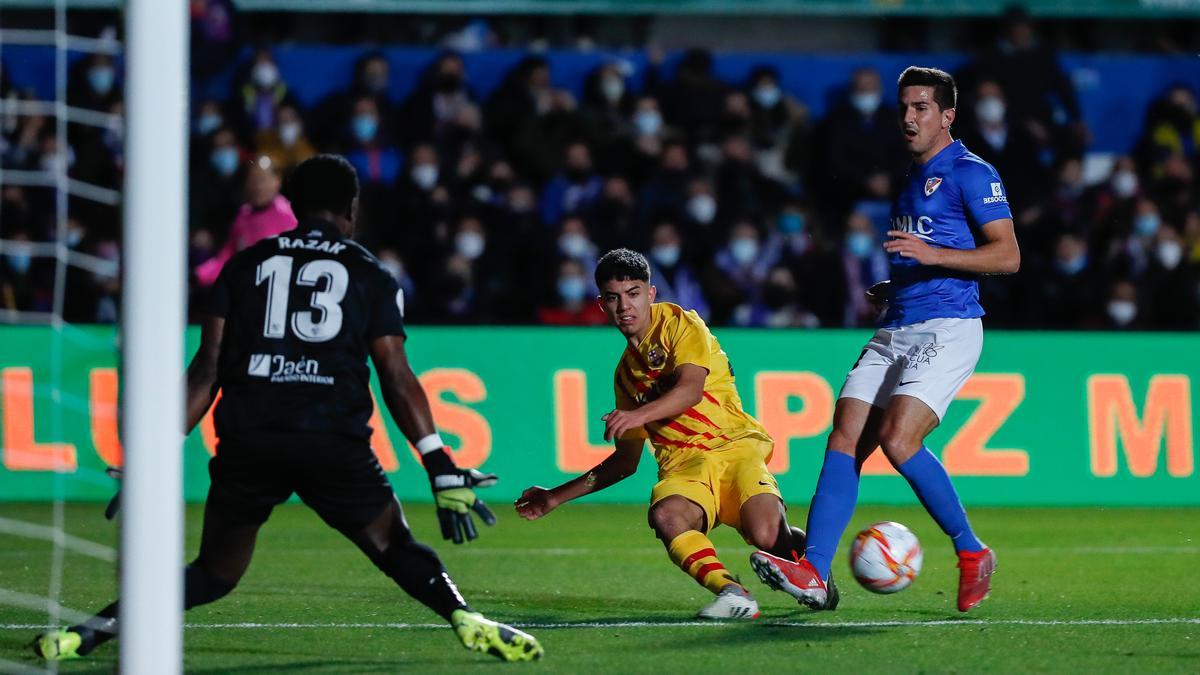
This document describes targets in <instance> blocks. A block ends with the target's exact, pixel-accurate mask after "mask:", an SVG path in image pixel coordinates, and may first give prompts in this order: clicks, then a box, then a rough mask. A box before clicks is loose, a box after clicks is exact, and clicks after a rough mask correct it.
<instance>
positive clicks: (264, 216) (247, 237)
mask: <svg viewBox="0 0 1200 675" xmlns="http://www.w3.org/2000/svg"><path fill="white" fill-rule="evenodd" d="M281 184H282V180H281V175H280V168H279V167H277V166H276V165H275V164H274V163H272V162H271V159H270V158H269V157H267V156H265V155H264V156H261V157H259V158H258V159H256V160H255V161H254V162H252V163H251V164H250V167H249V169H247V171H246V203H245V204H242V207H241V208H240V209H238V214H237V218H236V219H234V221H233V225H231V226H230V227H229V235H228V236H227V237H226V238H225V244H224V246H222V247H221V249H220V250H218V251H217V252H216V254H215V255H214V256H213V257H212V258H210V259H208V260H206V261H205V262H204V264H202V265H200V266H199V267H197V268H196V280H197V281H198V282H199V283H200V285H202V286H211V285H212V284H213V282H215V281H216V280H217V275H219V274H220V273H221V268H223V267H224V266H225V263H226V262H228V261H229V259H230V258H232V257H233V254H234V253H237V252H238V251H241V250H242V249H245V248H248V247H250V246H251V245H253V244H254V243H256V242H258V241H259V240H261V239H266V238H267V237H273V236H275V235H277V234H280V233H281V232H286V231H288V230H291V229H295V227H296V217H295V216H294V215H292V205H291V204H290V203H288V200H287V199H286V198H284V196H283V195H281V194H279V188H280V187H281Z"/></svg>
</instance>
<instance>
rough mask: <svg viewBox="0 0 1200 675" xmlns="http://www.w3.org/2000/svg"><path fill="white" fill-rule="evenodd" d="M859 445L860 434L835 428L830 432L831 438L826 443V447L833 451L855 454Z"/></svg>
mask: <svg viewBox="0 0 1200 675" xmlns="http://www.w3.org/2000/svg"><path fill="white" fill-rule="evenodd" d="M857 445H858V435H857V434H850V433H847V432H845V431H843V430H841V429H836V428H835V429H834V430H833V431H831V432H830V433H829V440H828V441H826V443H825V449H826V450H830V451H833V452H840V453H842V454H843V455H850V456H851V457H853V456H854V448H855V447H857Z"/></svg>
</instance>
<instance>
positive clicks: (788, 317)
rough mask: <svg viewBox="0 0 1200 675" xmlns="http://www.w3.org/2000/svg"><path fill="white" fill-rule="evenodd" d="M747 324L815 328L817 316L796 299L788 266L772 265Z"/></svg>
mask: <svg viewBox="0 0 1200 675" xmlns="http://www.w3.org/2000/svg"><path fill="white" fill-rule="evenodd" d="M747 325H750V326H761V327H765V328H818V327H820V325H821V322H820V319H818V318H817V316H816V315H815V314H813V313H812V312H810V311H808V310H807V309H805V308H804V307H803V306H801V304H800V303H799V298H798V295H797V288H796V280H795V278H793V277H792V271H791V270H790V269H788V268H787V267H783V266H779V267H775V268H772V269H771V271H770V273H769V274H768V275H767V279H766V281H765V282H764V283H763V291H762V300H761V302H759V303H758V304H757V305H755V306H754V309H753V310H752V318H751V319H750V321H749V322H748V323H747Z"/></svg>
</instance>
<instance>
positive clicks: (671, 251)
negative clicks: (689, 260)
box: [650, 244, 680, 267]
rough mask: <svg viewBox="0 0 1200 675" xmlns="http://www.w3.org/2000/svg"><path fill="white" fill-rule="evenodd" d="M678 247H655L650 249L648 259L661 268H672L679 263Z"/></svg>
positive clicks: (669, 245)
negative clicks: (652, 259) (651, 259)
mask: <svg viewBox="0 0 1200 675" xmlns="http://www.w3.org/2000/svg"><path fill="white" fill-rule="evenodd" d="M679 253H680V251H679V247H678V246H675V245H673V244H667V245H663V246H655V247H654V248H652V249H650V257H651V258H654V262H656V263H658V264H659V265H662V266H663V267H674V266H675V263H677V262H679Z"/></svg>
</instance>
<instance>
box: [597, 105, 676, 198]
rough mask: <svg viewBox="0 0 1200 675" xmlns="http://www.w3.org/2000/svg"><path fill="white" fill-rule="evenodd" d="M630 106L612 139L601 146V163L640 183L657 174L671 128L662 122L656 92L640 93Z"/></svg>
mask: <svg viewBox="0 0 1200 675" xmlns="http://www.w3.org/2000/svg"><path fill="white" fill-rule="evenodd" d="M629 108H630V110H629V113H628V116H627V117H626V118H625V119H623V120H622V121H621V122H620V124H619V125H618V126H617V128H616V130H615V132H614V134H613V135H612V138H611V141H610V142H609V143H608V144H607V145H605V146H602V147H603V148H604V151H603V152H604V154H603V155H602V159H601V163H600V165H601V167H602V168H603V169H604V170H605V171H608V172H611V173H616V174H619V175H621V176H624V177H626V178H627V179H628V180H629V181H630V182H632V183H633V184H634V185H636V186H640V185H643V184H644V183H645V182H646V181H647V180H649V179H650V177H651V176H652V175H654V171H655V169H656V168H657V167H658V165H659V162H660V161H661V159H662V154H663V147H664V144H665V141H666V139H667V138H668V137H669V130H668V129H667V128H666V127H665V126H664V124H663V118H662V111H661V110H660V109H659V106H658V99H656V98H654V97H653V96H649V95H642V96H638V97H637V98H636V99H633V100H632V102H631V104H630V105H629Z"/></svg>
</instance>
